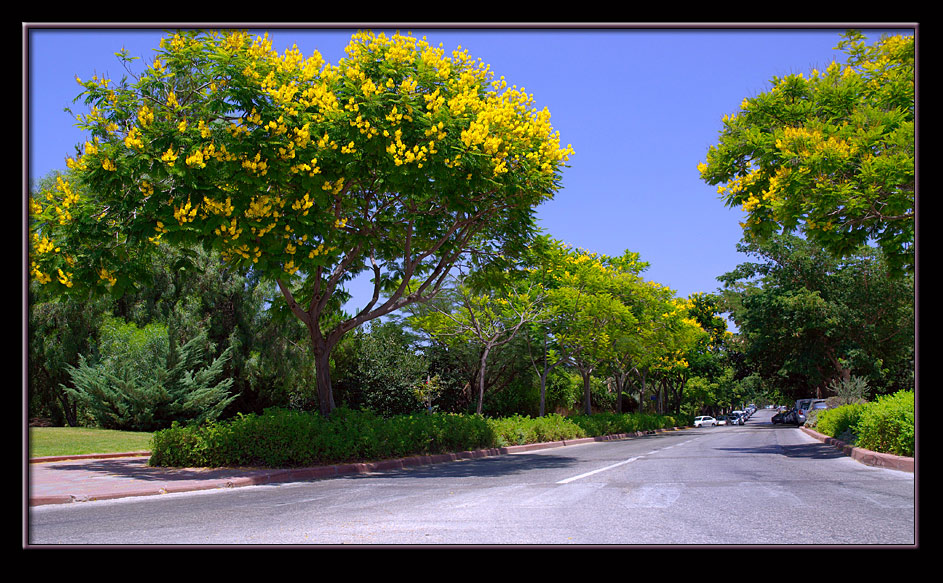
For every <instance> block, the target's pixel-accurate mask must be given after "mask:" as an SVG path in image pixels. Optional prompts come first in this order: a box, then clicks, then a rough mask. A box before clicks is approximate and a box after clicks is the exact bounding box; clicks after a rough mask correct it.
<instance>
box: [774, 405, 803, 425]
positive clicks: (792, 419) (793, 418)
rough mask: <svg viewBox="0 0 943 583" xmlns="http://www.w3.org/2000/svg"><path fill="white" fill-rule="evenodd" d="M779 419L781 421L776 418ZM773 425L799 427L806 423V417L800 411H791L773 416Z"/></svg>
mask: <svg viewBox="0 0 943 583" xmlns="http://www.w3.org/2000/svg"><path fill="white" fill-rule="evenodd" d="M777 417H779V420H776V418H777ZM773 423H782V424H783V425H795V426H797V427H798V426H799V425H802V424H803V423H805V416H804V415H800V414H799V410H798V409H795V408H793V409H790V410H788V411H784V412H782V413H779V414H777V415H774V416H773Z"/></svg>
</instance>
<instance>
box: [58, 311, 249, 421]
mask: <svg viewBox="0 0 943 583" xmlns="http://www.w3.org/2000/svg"><path fill="white" fill-rule="evenodd" d="M101 336H102V341H101V345H100V352H101V354H102V356H101V358H100V360H99V361H98V362H95V363H92V362H90V361H89V360H88V359H86V358H85V357H84V356H82V355H80V356H79V365H78V366H77V367H73V366H69V367H68V371H69V375H70V377H71V379H72V384H73V385H74V387H65V386H63V387H62V388H63V390H64V391H65V392H66V393H67V394H69V395H70V396H72V397H73V398H75V399H76V400H77V401H78V402H79V403H80V404H82V405H83V406H84V407H86V409H87V410H88V412H89V414H90V415H91V417H92V418H93V419H94V420H95V422H96V424H97V425H98V426H99V427H102V428H104V429H121V430H128V431H153V430H156V429H162V428H166V427H168V426H170V425H171V423H172V422H173V421H180V422H186V421H194V422H203V421H211V420H213V419H216V418H217V417H219V415H221V414H222V411H223V409H225V408H226V406H227V405H228V404H229V403H231V402H232V400H233V399H234V398H235V396H232V395H230V389H231V387H232V384H233V380H232V379H231V378H229V379H222V380H220V377H221V376H222V374H223V367H224V365H225V363H226V361H227V360H228V359H229V357H230V353H231V348H227V349H226V350H225V351H224V352H223V353H222V354H221V355H220V356H219V357H218V358H215V359H213V360H212V361H210V359H209V358H208V356H207V354H206V344H207V338H206V333H205V332H201V333H199V334H198V335H197V336H195V337H194V338H193V339H191V340H190V341H189V342H187V343H186V344H184V345H183V346H177V347H172V346H171V343H170V338H169V335H168V332H167V329H166V327H165V326H163V325H160V324H149V325H147V326H145V327H143V328H138V327H137V326H135V325H134V324H131V323H124V322H123V321H121V320H120V319H118V318H110V319H107V320H106V321H105V323H104V324H103V326H102V328H101Z"/></svg>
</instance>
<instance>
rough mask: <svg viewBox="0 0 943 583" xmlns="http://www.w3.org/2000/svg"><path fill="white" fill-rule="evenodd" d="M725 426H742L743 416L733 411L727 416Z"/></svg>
mask: <svg viewBox="0 0 943 583" xmlns="http://www.w3.org/2000/svg"><path fill="white" fill-rule="evenodd" d="M727 425H743V416H742V415H740V414H738V413H737V411H734V412H733V413H731V414H730V415H727Z"/></svg>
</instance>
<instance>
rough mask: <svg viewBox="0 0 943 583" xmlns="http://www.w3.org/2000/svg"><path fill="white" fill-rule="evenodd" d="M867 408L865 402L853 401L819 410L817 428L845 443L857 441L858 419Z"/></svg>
mask: <svg viewBox="0 0 943 583" xmlns="http://www.w3.org/2000/svg"><path fill="white" fill-rule="evenodd" d="M866 408H867V405H865V404H864V403H853V404H848V405H842V406H840V407H835V408H834V409H826V410H824V411H819V412H818V414H817V415H816V425H815V430H816V431H817V432H819V433H821V434H822V435H828V436H829V437H834V438H836V439H840V440H842V441H844V442H845V443H855V441H856V440H857V436H856V435H855V431H856V427H857V425H858V420H859V419H860V418H861V414H862V413H863V412H864V410H865V409H866ZM806 424H807V425H808V423H806Z"/></svg>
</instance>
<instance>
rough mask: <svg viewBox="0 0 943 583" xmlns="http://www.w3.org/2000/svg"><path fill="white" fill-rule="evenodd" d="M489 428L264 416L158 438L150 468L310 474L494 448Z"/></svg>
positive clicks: (446, 417) (464, 418) (443, 420)
mask: <svg viewBox="0 0 943 583" xmlns="http://www.w3.org/2000/svg"><path fill="white" fill-rule="evenodd" d="M495 443H496V441H495V435H494V431H493V430H492V428H491V426H490V425H489V423H488V422H487V421H486V420H485V419H484V418H483V417H480V416H477V415H456V414H444V413H435V414H426V413H420V414H416V415H400V416H396V417H392V418H384V417H381V416H379V415H376V414H374V413H372V412H369V411H356V410H353V409H348V408H345V407H339V408H337V409H335V410H334V412H333V413H332V414H331V416H330V417H327V418H325V417H323V416H321V415H317V414H312V413H308V412H303V411H293V410H287V409H268V410H266V411H265V412H264V413H263V414H262V415H255V414H250V415H238V416H236V417H234V418H232V419H229V420H224V421H217V422H212V423H205V424H202V425H198V426H197V425H191V426H183V425H180V424H174V425H173V426H172V427H170V428H169V429H164V430H161V431H157V432H155V434H154V442H153V448H152V450H151V451H152V453H151V459H150V464H151V465H154V466H172V467H185V466H189V467H202V466H209V467H217V466H264V467H304V466H315V465H326V464H336V463H346V462H356V461H368V460H378V459H385V458H396V457H404V456H408V455H428V454H437V453H445V452H454V451H465V450H470V449H479V448H487V447H493V446H494V445H495Z"/></svg>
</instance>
